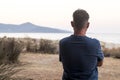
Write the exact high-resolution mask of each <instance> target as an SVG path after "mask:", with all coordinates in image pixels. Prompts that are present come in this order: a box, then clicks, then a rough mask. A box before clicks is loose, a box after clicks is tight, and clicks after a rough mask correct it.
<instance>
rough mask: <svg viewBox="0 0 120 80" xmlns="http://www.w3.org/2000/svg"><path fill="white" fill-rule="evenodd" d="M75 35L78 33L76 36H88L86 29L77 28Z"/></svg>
mask: <svg viewBox="0 0 120 80" xmlns="http://www.w3.org/2000/svg"><path fill="white" fill-rule="evenodd" d="M74 35H76V36H86V31H85V30H81V31H78V30H75V31H74Z"/></svg>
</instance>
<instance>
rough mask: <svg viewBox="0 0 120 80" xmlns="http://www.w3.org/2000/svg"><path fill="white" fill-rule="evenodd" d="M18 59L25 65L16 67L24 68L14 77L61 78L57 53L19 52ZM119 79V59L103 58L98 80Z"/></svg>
mask: <svg viewBox="0 0 120 80" xmlns="http://www.w3.org/2000/svg"><path fill="white" fill-rule="evenodd" d="M20 61H21V62H22V63H23V64H26V65H24V66H19V67H18V68H20V69H24V70H22V71H20V72H18V73H17V74H16V75H15V76H16V77H25V78H29V79H28V80H61V76H62V71H63V70H62V65H61V63H60V62H59V61H58V55H57V54H55V55H52V54H51V55H50V54H32V53H27V54H21V56H20ZM119 79H120V60H119V59H114V58H105V60H104V65H103V66H102V67H100V68H99V80H119ZM23 80H24V79H23Z"/></svg>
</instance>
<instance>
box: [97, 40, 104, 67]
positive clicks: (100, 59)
mask: <svg viewBox="0 0 120 80" xmlns="http://www.w3.org/2000/svg"><path fill="white" fill-rule="evenodd" d="M97 50H98V51H97V52H98V53H97V54H98V63H97V66H98V67H101V66H102V65H103V59H104V54H103V51H102V50H101V45H100V42H99V41H98V49H97Z"/></svg>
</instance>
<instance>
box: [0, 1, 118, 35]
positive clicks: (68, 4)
mask: <svg viewBox="0 0 120 80" xmlns="http://www.w3.org/2000/svg"><path fill="white" fill-rule="evenodd" d="M119 4H120V0H0V23H6V24H21V23H25V22H31V23H33V24H36V25H40V26H46V27H53V28H59V29H65V30H70V31H72V27H71V25H70V21H71V20H72V13H73V12H74V11H75V10H76V9H78V8H81V9H85V10H86V11H87V12H88V13H89V14H90V20H89V22H90V28H89V30H88V32H91V33H119V31H120V5H119Z"/></svg>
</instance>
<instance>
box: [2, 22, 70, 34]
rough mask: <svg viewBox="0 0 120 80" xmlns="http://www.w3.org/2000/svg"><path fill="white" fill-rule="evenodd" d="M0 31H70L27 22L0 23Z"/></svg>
mask: <svg viewBox="0 0 120 80" xmlns="http://www.w3.org/2000/svg"><path fill="white" fill-rule="evenodd" d="M0 33H70V31H65V30H60V29H55V28H49V27H44V26H38V25H34V24H32V23H30V22H27V23H23V24H20V25H13V24H3V23H0Z"/></svg>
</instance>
